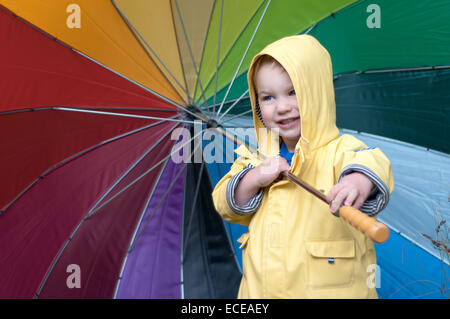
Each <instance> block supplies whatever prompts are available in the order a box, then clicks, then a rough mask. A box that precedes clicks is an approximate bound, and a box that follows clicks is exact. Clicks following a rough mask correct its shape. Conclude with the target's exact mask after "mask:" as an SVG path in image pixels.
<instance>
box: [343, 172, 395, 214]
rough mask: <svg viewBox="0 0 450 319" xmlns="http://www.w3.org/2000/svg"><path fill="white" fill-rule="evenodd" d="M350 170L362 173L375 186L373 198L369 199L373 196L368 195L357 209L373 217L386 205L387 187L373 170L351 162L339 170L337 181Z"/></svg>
mask: <svg viewBox="0 0 450 319" xmlns="http://www.w3.org/2000/svg"><path fill="white" fill-rule="evenodd" d="M352 172H360V173H363V174H364V175H366V176H367V177H368V178H369V179H370V180H371V181H372V182H373V183H374V185H375V186H376V188H377V192H376V193H375V194H376V195H375V198H374V199H370V198H371V197H373V196H369V199H368V200H366V201H365V202H364V204H363V205H362V206H361V208H360V209H359V210H360V211H362V212H363V213H365V214H367V215H368V216H370V217H375V216H376V215H377V214H378V213H379V212H380V211H382V210H383V209H384V208H385V207H386V206H387V204H388V202H389V189H388V188H387V186H386V184H385V183H384V182H383V181H382V180H381V179H380V178H379V177H378V176H377V175H376V174H375V173H374V172H373V171H371V170H370V169H369V168H367V167H365V166H363V165H359V164H351V165H348V166H346V167H344V169H343V170H342V172H341V175H340V176H339V181H340V180H341V179H342V177H344V176H345V175H348V174H350V173H352ZM371 194H372V192H371Z"/></svg>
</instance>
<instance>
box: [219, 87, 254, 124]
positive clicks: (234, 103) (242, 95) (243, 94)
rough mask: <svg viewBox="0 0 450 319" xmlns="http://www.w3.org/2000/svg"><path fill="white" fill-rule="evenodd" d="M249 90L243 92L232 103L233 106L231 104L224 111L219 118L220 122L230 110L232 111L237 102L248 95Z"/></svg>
mask: <svg viewBox="0 0 450 319" xmlns="http://www.w3.org/2000/svg"><path fill="white" fill-rule="evenodd" d="M248 91H249V89H247V90H246V91H245V92H244V93H242V94H241V96H240V97H239V98H238V99H237V100H236V101H234V102H233V104H231V106H230V107H229V108H228V109H227V110H226V111H225V112H223V114H222V115H221V116H220V117H219V120H218V122H219V123H220V121H221V120H222V118H223V117H224V116H225V115H227V114H228V112H230V111H231V109H232V108H233V107H234V106H235V105H236V104H238V103H239V102H240V101H241V100H242V99H243V98H244V96H245V95H247V93H248Z"/></svg>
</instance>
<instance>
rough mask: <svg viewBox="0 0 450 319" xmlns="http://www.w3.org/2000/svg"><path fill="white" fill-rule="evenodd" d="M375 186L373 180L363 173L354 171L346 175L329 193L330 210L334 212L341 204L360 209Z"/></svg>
mask: <svg viewBox="0 0 450 319" xmlns="http://www.w3.org/2000/svg"><path fill="white" fill-rule="evenodd" d="M373 187H374V184H373V183H372V181H371V180H370V179H369V178H368V177H367V176H366V175H364V174H363V173H359V172H353V173H351V174H348V175H346V176H344V177H343V178H342V179H341V181H340V182H339V183H337V184H336V185H334V186H333V187H332V188H331V190H330V191H329V193H328V195H327V200H328V201H329V202H330V203H331V205H330V211H331V212H332V213H333V214H334V213H335V212H336V211H337V210H339V208H340V207H341V205H344V206H352V207H354V208H356V209H360V208H361V206H362V205H363V204H364V202H365V201H366V200H367V197H369V194H370V191H371V190H372V188H373Z"/></svg>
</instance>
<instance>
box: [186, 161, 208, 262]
mask: <svg viewBox="0 0 450 319" xmlns="http://www.w3.org/2000/svg"><path fill="white" fill-rule="evenodd" d="M204 167H205V161H202V165H201V167H200V172H199V173H198V177H197V186H196V187H195V193H194V200H193V201H192V206H191V215H190V216H189V223H188V227H187V230H186V238H185V241H184V243H183V255H182V256H183V259H182V260H181V263H182V264H184V258H185V257H186V254H185V252H186V246H187V242H188V241H189V234H190V231H191V225H192V220H193V219H194V218H193V216H194V207H195V205H196V204H197V198H198V191H199V189H200V179H201V176H202V174H203V169H204Z"/></svg>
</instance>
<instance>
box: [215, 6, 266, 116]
mask: <svg viewBox="0 0 450 319" xmlns="http://www.w3.org/2000/svg"><path fill="white" fill-rule="evenodd" d="M270 1H271V0H267V4H266V6H265V8H264V11H263V13H262V14H261V17H260V18H259V21H258V24H257V25H256V28H255V31H253V34H252V37H251V38H250V41H249V43H248V45H247V48H246V49H245V52H244V55H243V56H242V59H241V61H240V62H239V65H238V67H237V69H236V72H235V73H234V76H233V79H232V80H231V82H230V84H229V85H228V89H227V92H226V93H225V96H224V98H223V100H222V103H221V104H220V107H219V110H218V111H217V116H218V115H219V113H220V111H221V110H222V107H223V105H224V103H225V100H226V99H227V97H228V93H230V89H231V87H232V86H233V83H234V81H235V80H236V77H237V74H238V73H239V70H240V69H241V66H242V63H243V62H244V59H245V57H246V56H247V53H248V50H249V49H250V46H251V44H252V43H253V39H254V38H255V35H256V32H257V31H258V30H259V26H260V25H261V22H262V19H263V18H264V16H265V15H266V12H267V8H268V7H269V4H270Z"/></svg>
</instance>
